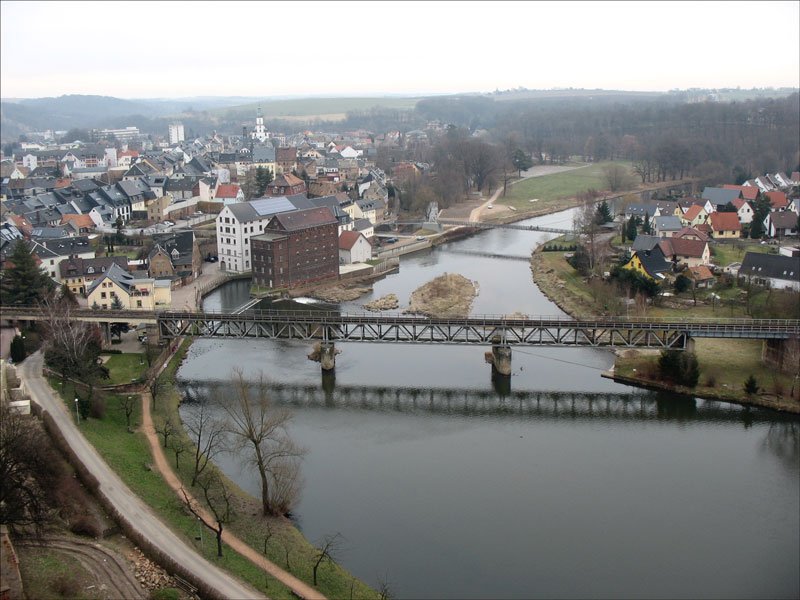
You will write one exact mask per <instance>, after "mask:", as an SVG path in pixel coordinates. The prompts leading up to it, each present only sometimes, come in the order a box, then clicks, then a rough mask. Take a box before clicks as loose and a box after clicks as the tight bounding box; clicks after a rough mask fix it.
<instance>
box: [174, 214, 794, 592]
mask: <svg viewBox="0 0 800 600" xmlns="http://www.w3.org/2000/svg"><path fill="white" fill-rule="evenodd" d="M571 221H572V217H571V211H566V212H564V213H558V214H554V215H548V216H545V217H539V218H536V219H532V220H530V221H526V222H525V223H526V224H536V225H547V226H551V227H569V226H570V225H571ZM548 237H552V235H551V234H543V233H532V232H524V231H511V230H508V231H506V230H493V231H486V232H482V233H480V234H477V235H475V236H474V237H471V238H468V239H465V240H461V241H458V242H452V243H450V244H447V245H445V246H440V247H438V248H434V249H431V250H427V251H424V252H421V253H417V254H414V255H409V256H405V257H403V258H402V262H401V268H400V271H399V273H396V274H392V275H389V276H388V277H386V278H385V279H382V280H380V281H378V282H376V283H375V285H374V291H373V292H372V293H371V294H370V295H368V296H365V297H362V298H360V299H359V300H357V301H356V302H351V303H344V304H343V305H342V310H343V311H345V312H353V311H360V310H362V309H361V304H362V303H364V302H368V301H369V300H370V299H373V298H377V297H380V296H383V295H385V294H387V293H390V292H392V293H395V294H397V296H398V297H399V298H400V301H401V307H402V306H407V303H408V298H409V296H410V294H411V292H412V291H413V290H414V289H416V288H417V287H418V286H419V285H421V284H423V283H425V282H427V281H429V280H430V279H432V278H434V277H435V276H437V275H439V274H441V273H444V272H449V273H460V274H462V275H464V276H466V277H468V278H470V279H472V280H475V281H477V282H478V283H479V286H480V293H479V295H478V297H477V299H476V301H475V304H474V307H473V314H501V313H502V314H508V313H513V312H522V313H524V314H527V315H531V316H533V315H559V314H562V313H561V311H560V310H559V309H558V308H557V307H556V306H555V305H553V304H552V303H551V302H549V301H548V300H547V299H546V298H545V297H544V296H543V295H542V294H541V292H540V291H539V290H538V288H537V287H536V286H535V285H534V284H533V283H532V281H531V275H530V268H529V266H528V262H527V260H525V259H527V258H528V257H529V256H530V253H531V249H532V247H533V246H534V245H535V244H536V243H538V242H539V241H542V240H544V239H547V238H548ZM500 254H502V255H504V256H507V257H509V258H496V257H490V256H487V255H500ZM247 290H248V283H247V282H233V283H231V284H229V285H227V286H226V287H225V288H223V289H221V290H219V291H217V292H215V293H214V294H212V295H211V296H209V297H208V298H207V299H206V302H205V307H206V308H207V309H209V310H214V309H220V308H225V309H228V308H234V307H236V306H238V305H240V304H241V303H243V302H244V301H245V300H246V297H247ZM338 347H339V348H340V349H341V350H342V354H340V355H339V356H338V357H337V367H336V373H335V386H333V385H332V382H331V381H329V380H326V381H324V382H323V381H322V378H321V375H320V370H319V365H318V364H317V363H313V362H310V361H308V360H307V359H306V354H307V353H308V352H309V350H310V348H309V347H308V345H307V344H304V343H300V342H286V341H266V340H263V341H255V340H196V341H195V342H194V344H193V345H192V347H191V349H190V352H189V355H188V357H187V360H186V361H185V362H184V364H183V365H182V367H181V369H180V370H179V372H178V379H179V380H181V381H182V382H183V383H184V384H186V385H205V384H209V383H213V382H223V381H225V380H226V379H227V378H228V377H229V375H230V372H231V369H232V368H233V367H234V366H236V367H240V368H241V369H243V371H244V372H245V373H246V374H247V375H248V376H252V377H256V376H257V375H258V374H259V373H263V374H264V375H265V376H266V377H267V378H268V379H270V380H271V381H273V382H274V384H275V387H274V390H273V394H274V395H275V397H276V398H277V399H278V400H279V401H280V402H282V403H285V404H287V405H289V406H291V407H292V408H293V412H294V419H293V422H292V427H291V434H292V436H293V438H294V439H295V440H296V441H297V442H298V443H300V444H301V445H303V446H305V447H306V448H308V454H307V456H306V458H305V460H304V462H303V476H304V479H305V486H304V489H303V494H302V497H301V500H300V502H299V504H298V506H297V510H296V517H295V518H296V521H297V525H298V526H299V527H300V528H301V529H302V531H303V532H304V534H305V535H306V537H307V538H308V539H309V540H311V541H312V542H315V541H318V540H319V539H320V538H321V537H322V536H323V535H325V534H332V533H337V532H338V533H340V534H341V535H342V536H343V537H344V538H345V540H346V546H345V551H344V552H342V553H341V554H340V556H339V558H338V560H339V562H340V563H342V564H343V565H344V566H345V567H346V568H347V569H349V570H350V571H351V572H352V573H353V574H354V575H356V576H358V577H360V578H362V579H363V580H365V581H367V582H368V583H370V584H371V585H373V586H375V587H377V586H378V584H379V582H381V581H386V582H388V584H389V587H390V589H391V590H392V593H393V595H394V596H395V597H399V598H575V597H580V598H608V597H626V598H634V597H635V598H663V597H671V598H730V597H742V598H763V597H770V598H783V597H786V598H796V597H798V595H800V566H799V565H800V541H799V540H800V516H799V515H800V468H799V467H800V422H798V420H797V419H793V418H788V417H784V416H782V415H780V414H777V413H773V412H769V411H764V410H746V409H743V408H740V407H737V406H734V405H729V404H725V403H717V402H708V401H703V400H699V399H687V398H681V397H678V396H674V395H670V394H665V393H655V392H648V391H643V390H639V389H636V388H632V387H628V386H624V385H620V384H617V383H614V382H613V381H610V380H608V379H604V378H601V377H600V373H601V371H603V370H605V369H607V368H608V367H610V366H611V365H612V363H613V356H612V355H611V354H610V353H609V352H606V351H603V350H597V349H566V348H565V349H553V348H537V347H530V348H523V349H516V348H515V349H514V350H513V373H512V376H511V387H510V390H508V389H506V388H505V387H502V386H501V387H496V386H495V385H494V384H493V382H492V380H491V377H490V373H491V368H490V366H489V365H488V364H485V362H484V358H483V353H484V351H485V350H486V349H485V348H479V347H461V346H424V345H402V344H397V345H389V344H356V343H350V344H348V343H343V344H339V346H338ZM219 464H220V466H221V467H222V468H223V469H224V470H225V471H226V472H227V473H228V475H229V476H231V477H232V478H233V479H234V480H236V481H237V482H238V483H239V484H240V485H241V486H242V487H243V488H244V489H246V490H248V491H250V492H251V493H253V494H254V495H256V496H257V494H258V489H259V488H258V483H257V481H256V477H255V475H254V474H253V473H252V472H247V471H244V470H243V469H242V468H241V467H240V465H239V463H238V462H237V461H236V459H235V457H232V456H225V457H223V458H222V459H221V460H219Z"/></svg>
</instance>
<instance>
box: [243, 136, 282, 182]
mask: <svg viewBox="0 0 800 600" xmlns="http://www.w3.org/2000/svg"><path fill="white" fill-rule="evenodd" d="M251 156H252V158H251V168H253V169H256V168H258V167H261V168H263V169H269V170H270V172H271V173H272V175H273V176H275V175H277V174H278V173H279V164H278V162H277V152H276V150H275V148H274V147H273V146H272V144H266V145H258V146H253V153H252V155H251ZM289 171H291V169H289ZM242 175H244V173H242ZM240 176H241V175H240Z"/></svg>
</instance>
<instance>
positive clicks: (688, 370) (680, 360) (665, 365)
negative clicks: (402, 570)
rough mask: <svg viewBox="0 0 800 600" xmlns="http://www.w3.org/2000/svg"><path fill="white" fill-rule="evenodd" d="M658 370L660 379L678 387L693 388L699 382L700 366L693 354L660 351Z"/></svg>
mask: <svg viewBox="0 0 800 600" xmlns="http://www.w3.org/2000/svg"><path fill="white" fill-rule="evenodd" d="M658 369H659V372H660V374H661V377H662V378H664V379H667V380H669V381H672V382H674V383H676V384H678V385H685V386H686V387H695V386H696V385H697V382H698V381H699V380H700V364H699V363H698V362H697V355H695V353H694V352H687V351H682V350H662V352H661V356H660V357H659V359H658Z"/></svg>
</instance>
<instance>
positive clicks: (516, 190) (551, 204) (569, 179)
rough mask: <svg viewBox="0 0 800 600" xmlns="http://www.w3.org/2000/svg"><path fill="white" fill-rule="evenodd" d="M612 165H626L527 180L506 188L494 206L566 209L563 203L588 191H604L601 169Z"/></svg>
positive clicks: (589, 167) (599, 166) (600, 165)
mask: <svg viewBox="0 0 800 600" xmlns="http://www.w3.org/2000/svg"><path fill="white" fill-rule="evenodd" d="M612 164H621V165H623V166H626V167H629V166H630V164H629V163H627V162H622V161H619V162H616V161H615V162H601V163H595V164H591V165H587V166H585V167H580V168H578V169H575V170H573V171H566V172H563V173H554V174H552V175H544V176H542V177H531V178H529V179H524V180H522V181H520V182H518V183H515V184H514V185H511V186H509V188H508V192H507V194H506V196H505V197H502V196H501V197H500V198H498V199H497V203H498V204H507V205H509V206H513V207H514V208H516V209H517V210H524V211H527V210H531V209H536V210H540V209H555V208H560V207H564V208H567V207H568V206H570V205H569V204H568V203H565V202H564V201H565V199H567V198H572V197H574V196H575V195H576V194H579V193H581V192H585V191H586V190H588V189H595V190H603V189H605V188H606V187H608V184H607V183H606V182H605V176H604V173H603V169H604V168H605V167H607V166H609V165H612ZM532 199H537V200H538V202H531V200H532Z"/></svg>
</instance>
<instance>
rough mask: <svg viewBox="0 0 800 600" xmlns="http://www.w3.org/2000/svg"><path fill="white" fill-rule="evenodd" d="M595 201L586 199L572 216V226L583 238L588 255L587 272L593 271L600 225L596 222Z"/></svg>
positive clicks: (595, 262)
mask: <svg viewBox="0 0 800 600" xmlns="http://www.w3.org/2000/svg"><path fill="white" fill-rule="evenodd" d="M596 212H597V211H596V208H595V203H594V201H592V200H591V199H587V200H586V201H585V202H584V203H583V206H581V207H579V208H578V209H577V210H576V211H575V216H574V217H573V228H574V229H575V232H576V233H578V234H580V235H581V236H582V237H583V239H584V247H585V248H586V253H587V255H588V256H589V272H590V273H594V272H595V266H596V264H597V254H598V247H597V246H598V240H597V237H598V234H599V233H600V226H599V225H598V224H597V218H596V216H597V214H596Z"/></svg>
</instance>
